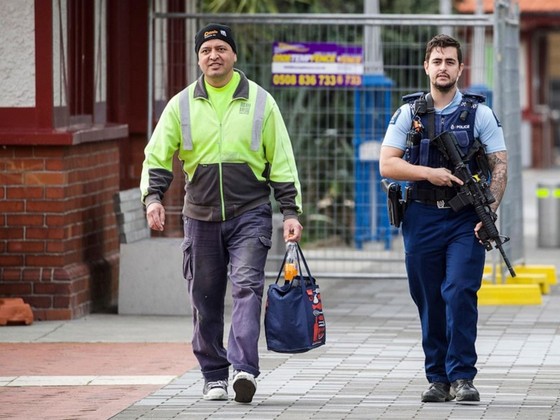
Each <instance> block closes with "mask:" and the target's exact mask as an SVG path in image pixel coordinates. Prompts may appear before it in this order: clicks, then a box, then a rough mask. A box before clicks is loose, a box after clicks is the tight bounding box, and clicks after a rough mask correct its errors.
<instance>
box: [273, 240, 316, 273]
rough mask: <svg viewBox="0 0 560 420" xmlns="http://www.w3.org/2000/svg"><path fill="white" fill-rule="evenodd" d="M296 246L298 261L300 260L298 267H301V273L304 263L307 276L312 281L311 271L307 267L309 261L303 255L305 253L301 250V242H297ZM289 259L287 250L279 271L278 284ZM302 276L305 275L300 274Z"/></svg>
mask: <svg viewBox="0 0 560 420" xmlns="http://www.w3.org/2000/svg"><path fill="white" fill-rule="evenodd" d="M296 246H297V259H298V265H299V267H300V271H301V263H302V262H303V266H304V267H305V270H306V271H307V276H308V277H309V278H310V279H312V278H313V276H312V275H311V271H310V270H309V266H308V265H307V260H306V259H305V256H304V255H303V251H302V249H301V247H300V246H299V242H296ZM287 257H288V250H286V253H285V254H284V259H283V260H282V264H280V271H278V276H276V283H278V280H280V276H281V275H282V270H283V269H284V264H286V258H287ZM299 274H300V275H301V274H303V273H299Z"/></svg>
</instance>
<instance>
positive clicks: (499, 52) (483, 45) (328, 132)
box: [149, 2, 523, 278]
mask: <svg viewBox="0 0 560 420" xmlns="http://www.w3.org/2000/svg"><path fill="white" fill-rule="evenodd" d="M498 3H500V4H501V6H497V8H502V9H500V10H499V11H498V10H497V11H496V13H495V14H494V15H449V16H443V15H361V14H356V15H354V14H333V15H327V14H314V15H305V14H293V15H291V14H279V15H278V14H277V15H263V14H257V15H238V14H235V15H232V14H221V15H217V14H211V15H209V14H196V13H188V14H179V13H166V12H165V10H160V9H157V7H158V5H156V9H157V10H154V11H153V12H152V13H151V19H152V37H151V40H150V67H151V68H150V73H149V74H150V75H151V77H150V86H149V92H150V115H149V121H153V122H155V121H157V117H158V115H159V112H161V109H162V107H163V106H164V105H165V103H166V102H167V101H168V100H169V98H170V97H171V96H172V95H173V94H175V93H176V92H178V91H180V90H182V89H183V88H184V87H185V86H186V85H187V84H188V83H191V82H192V81H194V80H195V78H196V77H197V75H198V74H199V73H198V71H197V66H196V63H197V58H196V55H195V53H194V34H195V33H196V30H197V29H198V28H200V27H202V26H204V25H205V24H207V23H211V22H220V23H225V24H227V25H229V26H230V27H231V28H232V29H233V31H234V33H235V35H236V43H237V47H238V62H237V65H236V67H237V68H239V69H240V70H242V71H243V72H244V73H245V74H246V75H247V77H249V78H250V79H252V80H254V81H255V82H257V83H259V84H260V85H261V86H263V87H264V88H265V89H267V90H268V91H269V92H270V93H271V94H272V95H273V96H274V98H275V99H276V101H277V103H278V105H279V107H280V110H281V111H282V113H283V116H284V119H285V122H286V125H287V127H288V131H289V133H290V135H291V138H292V142H293V147H294V151H295V155H296V159H297V164H298V170H299V174H300V179H301V182H302V189H303V207H304V215H303V217H302V220H301V222H302V224H303V226H304V236H303V246H304V248H305V250H306V256H307V257H308V259H309V260H310V262H311V264H313V267H314V268H315V270H314V271H315V273H314V274H318V275H321V276H328V277H352V278H361V277H363V278H376V277H380V278H387V277H392V276H394V277H399V278H401V277H403V278H404V277H405V274H404V255H403V249H402V238H401V237H400V233H399V232H398V231H397V230H395V229H394V228H392V227H390V225H389V223H388V217H387V211H386V203H385V196H384V193H383V192H382V191H381V187H380V185H379V181H380V177H379V170H378V169H379V167H378V158H379V149H380V144H381V141H382V139H383V136H384V133H385V130H386V127H387V124H388V122H389V119H390V117H391V115H392V113H393V112H394V111H395V109H396V108H398V107H399V106H400V105H401V103H402V102H401V97H402V96H403V95H405V94H408V93H412V92H418V91H427V90H428V80H427V77H426V74H425V72H424V69H423V61H424V53H425V45H426V43H427V42H428V41H429V40H430V39H431V38H432V37H433V36H434V35H436V34H438V33H442V32H445V33H449V34H451V35H453V36H455V37H456V38H458V39H459V40H460V42H461V44H462V47H463V54H464V61H465V70H464V72H463V76H462V79H461V82H460V83H461V85H460V88H461V89H462V90H475V91H477V92H479V93H484V94H486V95H487V97H488V102H490V104H491V105H492V106H493V108H494V109H495V111H496V114H497V115H498V117H499V118H501V119H502V122H503V126H504V130H505V133H506V141H507V145H508V150H509V151H510V152H509V156H510V164H511V166H510V168H511V170H510V182H509V185H508V192H507V194H506V197H505V198H504V201H503V204H502V206H501V217H500V219H499V220H500V231H501V232H502V233H504V234H507V235H509V236H511V237H512V238H513V239H512V241H510V242H508V243H507V244H506V246H505V249H506V251H507V252H508V254H509V256H510V259H511V260H512V262H518V261H520V260H522V259H523V235H522V233H523V226H522V213H521V212H522V206H521V199H520V198H521V187H522V182H521V159H520V155H519V150H520V120H519V119H520V105H519V81H518V75H517V74H518V73H517V62H516V60H517V57H518V56H519V40H518V30H519V29H518V21H517V20H516V17H515V11H512V10H511V9H510V8H509V7H506V9H503V4H506V5H507V2H498ZM286 44H289V45H292V46H293V44H299V45H303V46H306V47H310V48H315V49H316V51H324V50H325V49H326V50H328V51H332V50H333V48H335V47H336V48H337V49H338V50H337V51H338V53H339V55H340V56H342V57H346V58H347V60H346V61H347V63H344V61H345V59H340V60H341V61H342V62H343V63H342V64H353V65H354V66H353V67H352V65H350V66H347V68H350V69H352V70H350V71H351V72H354V73H352V74H351V76H352V77H346V76H348V75H349V74H346V75H342V76H344V77H342V78H341V77H339V76H340V74H339V75H337V74H330V73H329V71H327V70H325V72H323V73H318V72H317V68H318V67H317V66H315V67H314V68H315V70H313V71H309V70H300V71H301V72H305V71H308V73H306V74H304V75H303V76H302V75H301V74H303V73H300V74H298V75H296V76H295V78H294V75H293V74H290V73H289V72H288V71H285V72H284V73H282V70H286V69H288V70H289V66H286V65H283V64H282V58H281V57H279V56H278V55H275V54H278V51H281V50H278V49H275V48H274V46H276V47H278V46H279V45H280V46H284V45H286ZM340 51H342V52H340ZM360 51H361V53H362V56H363V60H362V62H361V63H357V62H356V61H355V57H356V54H357V53H356V52H360ZM273 57H274V58H273ZM348 57H350V58H348ZM308 58H309V57H308ZM325 60H326V59H325ZM315 64H316V63H315ZM339 64H341V63H340V62H339ZM327 67H328V66H327ZM327 67H325V68H327ZM331 68H332V67H331ZM177 69H178V70H177ZM278 69H280V72H279V71H278ZM356 69H358V70H356ZM177 75H178V76H177ZM497 75H499V77H497ZM174 83H175V84H174ZM150 132H151V127H150ZM178 181H179V179H177V178H176V180H175V182H178ZM177 211H180V208H177ZM283 253H284V248H283V244H282V243H281V242H280V241H277V243H276V245H275V246H274V247H273V250H272V252H271V253H270V260H271V262H272V264H271V269H273V270H274V269H277V267H278V266H279V262H278V263H276V262H275V261H277V260H278V259H280V258H281V257H282V256H283ZM494 253H495V251H491V252H490V253H489V256H488V261H489V262H492V261H493V262H495V263H496V264H498V263H500V261H499V254H496V255H497V256H495V255H494Z"/></svg>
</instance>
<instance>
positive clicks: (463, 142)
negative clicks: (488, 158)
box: [453, 130, 470, 157]
mask: <svg viewBox="0 0 560 420" xmlns="http://www.w3.org/2000/svg"><path fill="white" fill-rule="evenodd" d="M453 134H455V139H457V144H458V145H459V147H460V148H461V152H463V156H465V155H466V154H467V152H468V149H469V144H470V140H469V133H467V132H466V131H464V130H458V131H453ZM463 156H462V157H463Z"/></svg>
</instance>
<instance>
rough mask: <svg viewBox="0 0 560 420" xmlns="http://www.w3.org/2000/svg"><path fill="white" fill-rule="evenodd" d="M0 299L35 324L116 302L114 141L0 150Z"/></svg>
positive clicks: (116, 165) (116, 178)
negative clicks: (27, 313)
mask: <svg viewBox="0 0 560 420" xmlns="http://www.w3.org/2000/svg"><path fill="white" fill-rule="evenodd" d="M0 179H1V181H0V232H1V233H0V296H2V297H21V298H23V299H24V300H25V302H26V303H29V304H30V305H31V306H32V308H33V312H34V316H35V318H36V319H39V320H47V319H49V320H52V319H73V318H77V317H80V316H83V315H85V314H87V313H90V312H92V311H98V310H103V311H107V310H112V309H114V307H116V304H117V301H118V262H119V246H120V245H119V241H118V230H117V226H116V219H115V214H114V210H113V196H114V194H115V193H116V192H118V190H119V149H118V141H117V140H108V141H103V142H93V143H86V144H81V145H72V146H3V147H0Z"/></svg>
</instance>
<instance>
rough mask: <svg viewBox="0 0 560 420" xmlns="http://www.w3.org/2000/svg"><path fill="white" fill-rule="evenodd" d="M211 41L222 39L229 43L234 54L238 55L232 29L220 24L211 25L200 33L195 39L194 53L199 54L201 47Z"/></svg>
mask: <svg viewBox="0 0 560 420" xmlns="http://www.w3.org/2000/svg"><path fill="white" fill-rule="evenodd" d="M211 39H221V40H222V41H225V42H227V43H228V44H229V45H230V47H231V49H232V50H233V52H234V53H235V54H237V47H236V46H235V40H234V39H233V33H232V32H231V28H230V27H229V26H226V25H221V24H219V23H211V24H209V25H206V26H205V27H204V28H202V29H201V30H200V31H198V33H197V34H196V36H195V37H194V52H195V53H197V54H198V50H200V47H201V45H202V44H204V43H205V42H206V41H209V40H211Z"/></svg>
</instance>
